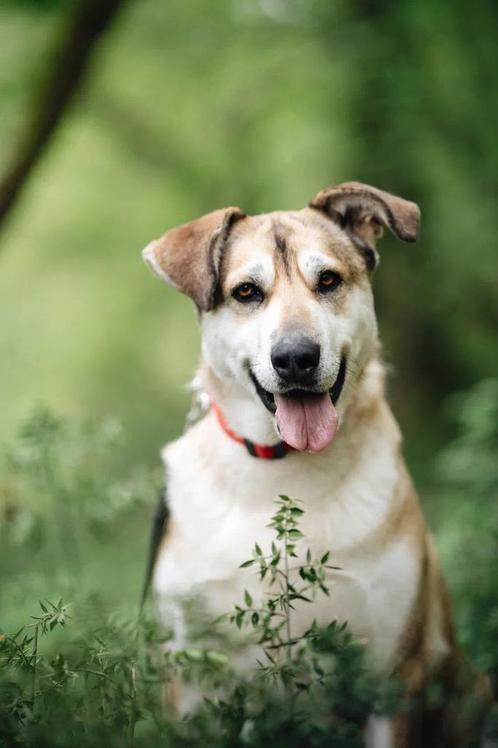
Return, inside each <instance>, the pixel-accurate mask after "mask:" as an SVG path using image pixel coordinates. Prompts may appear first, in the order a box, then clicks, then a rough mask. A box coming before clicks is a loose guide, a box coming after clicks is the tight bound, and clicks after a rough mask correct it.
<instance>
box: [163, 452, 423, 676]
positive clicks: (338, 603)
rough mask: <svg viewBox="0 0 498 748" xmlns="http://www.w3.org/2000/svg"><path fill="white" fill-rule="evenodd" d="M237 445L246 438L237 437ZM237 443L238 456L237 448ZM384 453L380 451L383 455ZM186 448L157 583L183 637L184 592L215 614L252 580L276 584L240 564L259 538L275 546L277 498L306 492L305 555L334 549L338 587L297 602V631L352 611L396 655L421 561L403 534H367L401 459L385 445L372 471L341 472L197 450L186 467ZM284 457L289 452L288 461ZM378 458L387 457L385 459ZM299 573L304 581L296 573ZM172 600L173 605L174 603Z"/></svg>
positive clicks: (256, 587)
mask: <svg viewBox="0 0 498 748" xmlns="http://www.w3.org/2000/svg"><path fill="white" fill-rule="evenodd" d="M234 446H235V447H237V445H234ZM237 454H238V453H237V451H236V450H235V452H234V455H235V460H236V458H237ZM379 457H380V455H379V454H377V455H374V458H379ZM184 459H185V454H183V451H182V450H178V449H177V448H176V445H175V448H174V449H173V450H171V451H170V453H169V455H168V494H169V501H170V505H171V512H172V519H171V527H170V530H169V536H168V537H167V538H166V541H165V543H164V549H163V551H162V553H161V554H160V556H159V559H158V563H157V567H156V572H155V579H154V587H155V591H156V595H157V596H158V598H159V603H160V608H162V609H163V611H164V616H165V617H170V616H171V611H172V610H173V608H174V610H175V612H174V616H175V620H176V623H177V626H176V629H177V631H176V633H177V636H178V638H179V639H180V640H182V641H181V642H179V643H181V644H183V643H185V642H188V641H189V638H190V634H189V630H188V626H186V624H185V621H184V620H183V619H182V615H181V607H182V603H183V602H184V601H188V600H195V601H196V610H197V611H198V613H200V611H202V615H203V617H204V619H205V621H206V622H209V621H212V620H214V619H216V618H217V617H219V616H220V615H222V614H225V613H230V612H231V611H232V610H233V608H234V606H235V605H236V604H239V605H243V599H244V590H245V589H247V590H248V591H249V592H250V594H251V596H252V597H253V599H254V600H255V601H256V603H257V602H258V601H260V600H261V599H263V597H264V596H265V595H266V594H267V593H268V592H269V591H270V590H269V589H268V588H267V586H266V580H265V582H264V583H261V581H260V580H259V577H258V575H257V573H256V572H255V571H254V570H253V569H252V568H240V565H241V564H242V563H243V562H244V561H246V560H247V559H249V558H251V555H252V551H253V548H254V544H255V543H258V545H259V546H260V547H261V548H262V550H263V552H265V553H267V552H269V550H270V547H271V542H272V540H274V539H275V533H274V531H273V530H272V529H271V528H269V527H268V523H269V522H270V519H271V516H272V514H273V513H274V512H275V506H274V504H273V502H274V500H275V499H276V498H277V496H278V495H279V494H280V493H286V494H288V495H290V496H292V497H293V498H295V499H301V500H302V501H303V504H302V507H303V509H304V512H305V513H304V514H303V515H302V517H301V519H300V529H301V531H302V532H303V534H304V538H303V539H302V540H300V541H299V543H298V545H297V548H296V549H297V551H298V554H299V559H298V560H297V561H296V560H294V561H293V564H295V565H299V563H302V562H303V561H304V558H305V555H306V551H307V549H308V548H310V550H311V553H312V555H313V556H314V557H320V556H321V555H323V554H324V553H325V552H327V551H329V552H330V563H331V564H333V565H334V566H339V567H341V568H340V570H336V571H334V570H330V571H329V572H328V578H327V585H328V587H329V591H330V594H329V596H326V595H324V594H323V593H319V594H317V596H316V597H315V599H314V600H313V602H312V603H304V602H303V603H297V604H296V609H295V611H294V612H293V614H292V615H293V628H294V634H295V635H299V634H300V633H303V632H304V631H305V630H306V628H308V627H309V625H310V624H311V623H312V621H313V620H317V621H318V622H319V623H321V624H327V623H329V622H330V621H332V620H334V619H337V620H339V621H348V622H349V625H350V627H351V629H352V630H353V632H354V633H355V634H357V635H358V636H361V637H363V638H365V639H366V640H367V641H368V643H369V645H370V648H371V650H372V652H373V653H374V655H375V656H376V659H377V660H378V662H379V664H380V665H381V666H383V665H387V664H388V663H389V660H390V658H391V656H392V652H393V649H394V647H395V645H396V642H397V640H398V638H399V635H400V632H401V630H402V627H403V625H404V621H405V619H406V616H407V614H408V611H409V609H410V607H411V605H412V603H413V599H414V594H415V589H416V576H417V572H416V564H415V561H414V558H413V554H412V553H411V551H410V548H409V547H408V546H407V545H406V543H405V542H403V541H394V540H393V541H391V542H389V543H388V544H387V546H386V545H384V544H380V545H379V544H375V543H373V544H372V543H370V542H368V538H369V537H370V536H371V533H372V531H373V530H375V528H376V527H378V526H379V525H381V524H382V522H383V521H384V520H385V515H386V513H387V512H388V511H389V502H388V501H386V494H388V493H389V492H390V493H392V492H393V491H394V486H395V471H394V465H393V464H392V462H391V461H390V460H389V459H388V458H387V454H386V455H384V458H383V460H381V461H380V462H379V461H378V460H377V464H376V466H375V469H372V467H373V463H372V465H371V466H370V468H369V466H368V465H365V466H364V471H365V473H366V474H365V475H360V474H358V473H356V474H349V473H348V474H344V475H342V476H340V478H341V480H339V475H338V474H337V475H336V476H335V477H336V479H337V480H336V481H335V482H334V481H332V480H331V478H332V477H333V476H331V474H330V471H329V470H328V469H326V467H325V465H321V464H320V463H319V462H317V463H316V464H315V466H314V470H313V473H312V474H308V473H307V471H306V469H303V466H302V464H299V462H298V461H294V462H291V461H290V460H289V461H288V462H287V463H286V464H285V465H284V464H282V465H279V466H276V465H272V464H269V465H268V464H266V465H265V464H261V463H260V462H259V461H249V460H247V459H246V460H240V461H239V462H238V463H237V462H235V463H233V462H232V461H231V460H230V459H226V455H225V460H226V462H225V464H221V465H218V466H217V467H218V468H219V470H218V469H216V468H215V466H214V465H213V464H211V465H210V464H209V461H207V462H206V463H204V462H203V460H202V458H201V459H199V456H197V458H196V460H195V465H196V468H197V470H196V471H192V469H190V470H188V469H186V468H187V466H186V465H185V464H184ZM283 462H284V461H282V463H283ZM379 465H382V466H383V467H382V468H380V467H379ZM295 581H298V580H297V578H296V580H295ZM172 606H173V607H172Z"/></svg>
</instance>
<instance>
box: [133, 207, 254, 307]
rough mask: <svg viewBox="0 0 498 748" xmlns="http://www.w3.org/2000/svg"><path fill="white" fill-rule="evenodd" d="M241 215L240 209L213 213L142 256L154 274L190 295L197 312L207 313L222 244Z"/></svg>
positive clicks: (173, 231) (169, 235) (177, 230)
mask: <svg viewBox="0 0 498 748" xmlns="http://www.w3.org/2000/svg"><path fill="white" fill-rule="evenodd" d="M244 216H245V213H243V212H242V211H241V210H240V208H223V209H221V210H214V211H213V212H212V213H207V215H205V216H202V218H198V219H197V220H196V221H191V222H190V223H184V224H183V225H182V226H178V227H177V228H174V229H171V230H170V231H168V232H166V234H164V235H163V236H162V237H161V238H160V239H157V240H156V241H152V242H150V244H148V245H147V246H146V247H145V249H144V250H143V251H142V257H143V258H144V260H145V262H146V263H147V265H148V266H149V267H150V268H151V270H153V271H154V273H156V275H158V276H159V277H160V278H162V279H163V280H165V281H166V282H167V283H169V284H170V285H172V286H173V287H174V288H177V289H178V290H179V291H181V292H182V293H184V294H187V296H190V298H191V299H193V300H194V301H195V303H196V305H197V307H198V308H199V310H200V311H209V310H210V309H212V308H213V306H214V302H215V293H216V287H217V284H218V272H219V267H220V261H221V256H222V252H223V247H224V244H225V242H226V240H227V238H228V235H229V233H230V229H231V228H232V226H233V224H234V223H235V221H238V220H239V219H240V218H244Z"/></svg>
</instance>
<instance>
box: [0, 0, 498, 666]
mask: <svg viewBox="0 0 498 748" xmlns="http://www.w3.org/2000/svg"><path fill="white" fill-rule="evenodd" d="M74 8H75V3H74V2H70V0H65V1H64V0H4V2H3V4H2V6H1V8H0V108H1V113H2V116H1V119H0V144H1V145H0V182H1V175H2V172H3V171H4V170H7V169H8V166H9V163H10V161H11V158H12V153H13V151H14V150H15V146H16V142H17V140H18V137H19V133H20V131H22V128H23V127H24V125H25V122H26V121H27V120H29V118H30V117H31V116H32V112H33V109H34V107H35V106H36V100H37V95H38V91H39V89H40V86H42V85H43V80H44V77H45V75H46V73H47V70H48V69H49V67H50V64H51V60H52V56H51V55H52V50H53V47H54V44H56V43H57V40H58V39H60V38H61V37H63V35H64V33H65V29H66V28H67V23H68V20H69V19H70V17H71V15H72V13H73V11H74ZM497 21H498V6H497V5H496V3H495V2H492V1H491V0H475V2H473V3H472V8H471V9H469V7H468V4H467V3H464V2H463V0H455V2H452V3H446V4H441V3H438V2H435V1H432V0H419V2H417V3H411V2H405V3H403V2H395V1H394V0H381V1H379V2H371V0H337V1H336V0H259V1H258V0H217V1H216V2H213V0H192V2H180V0H173V1H172V2H161V0H140V1H139V0H128V2H124V3H123V7H122V8H121V10H120V13H119V14H117V15H116V18H115V19H114V20H113V22H112V23H111V24H110V25H109V28H108V29H107V31H106V33H105V34H103V36H102V38H101V39H100V41H99V43H98V45H97V46H96V48H95V50H94V52H93V54H92V56H91V59H90V60H89V66H88V70H87V75H86V77H85V79H84V81H83V85H82V86H81V87H80V88H79V89H78V91H77V94H76V96H75V98H74V100H73V101H72V103H71V106H70V107H68V108H67V110H66V111H65V112H64V116H63V117H62V120H61V123H60V127H59V128H58V129H57V130H56V131H55V133H54V136H53V138H52V139H51V141H50V143H49V144H48V145H47V146H46V147H45V148H44V149H43V152H42V156H41V158H40V159H39V160H38V161H37V163H36V165H35V168H34V169H33V171H32V173H31V174H30V177H29V179H28V180H27V182H26V185H25V187H24V189H23V190H22V192H21V193H20V195H19V197H18V199H17V201H16V202H15V204H14V206H13V208H12V210H11V211H10V212H9V214H8V215H7V217H6V219H5V220H4V221H3V223H2V224H0V230H1V233H0V360H1V366H0V412H1V419H0V441H1V443H2V444H3V453H4V457H5V459H4V461H3V463H2V465H3V472H2V474H1V475H0V511H1V512H2V519H1V520H0V521H1V523H2V533H3V534H2V538H3V540H2V550H0V561H1V563H2V579H3V581H2V586H1V590H0V607H1V609H2V615H3V616H4V621H5V622H6V623H5V625H7V624H9V625H15V624H16V622H17V620H18V618H19V617H20V616H21V615H24V613H25V612H26V611H28V610H29V609H30V605H31V602H32V601H33V600H35V599H36V596H38V597H40V596H44V595H49V594H57V590H60V589H61V587H62V588H64V589H66V588H69V589H70V590H73V592H74V590H75V589H77V590H81V589H85V590H87V589H99V590H101V591H103V592H104V594H105V595H108V596H109V599H111V600H113V601H115V602H116V603H117V602H120V603H123V601H124V602H125V603H126V604H129V605H130V606H132V605H133V604H134V602H135V600H136V597H137V595H138V589H139V584H140V579H141V574H142V568H143V563H144V557H145V552H146V545H147V534H148V515H149V514H150V505H151V503H152V501H153V498H152V496H153V493H154V490H155V489H154V487H155V486H156V485H159V483H160V470H159V461H158V450H159V447H160V445H161V444H162V443H163V442H164V441H166V440H168V439H171V438H172V437H174V436H175V435H176V434H178V433H179V432H180V431H181V429H182V425H183V419H184V415H185V412H186V410H187V408H188V401H189V398H188V393H187V390H186V383H187V382H188V380H189V378H190V377H191V375H192V372H193V370H194V368H195V365H196V362H197V359H198V348H199V336H198V332H197V327H196V320H195V315H194V312H193V309H192V308H191V304H190V302H189V301H188V300H186V299H185V298H183V297H180V296H179V295H177V294H175V292H174V291H173V290H171V289H168V288H166V286H164V285H163V284H162V283H160V282H159V281H158V280H157V279H155V278H153V277H152V276H151V275H150V274H149V272H148V271H147V269H146V268H145V266H144V265H143V264H142V262H141V258H140V250H141V248H142V247H143V246H144V245H145V244H146V243H147V242H148V241H149V240H151V239H152V238H155V237H157V236H158V235H160V234H161V233H163V232H164V231H165V230H166V229H167V228H169V227H172V226H174V225H176V224H178V223H181V222H183V221H186V220H189V219H191V218H194V217H196V216H198V215H201V214H202V213H204V212H207V211H209V210H212V209H214V208H217V207H221V206H224V205H240V206H241V207H242V208H243V209H244V210H246V211H247V212H251V213H254V212H262V211H268V210H273V209H279V208H288V209H291V208H300V207H301V206H304V205H305V204H306V203H307V202H308V200H309V199H310V198H311V197H312V196H313V195H314V194H315V193H316V192H317V191H318V190H320V189H321V188H322V187H324V186H326V185H328V184H333V183H338V182H341V181H346V180H351V179H355V180H361V181H364V182H369V183H371V184H374V185H376V186H378V187H381V188H382V189H385V190H388V191H391V192H394V193H398V194H400V195H402V196H405V197H407V198H409V199H411V200H415V201H416V202H418V203H419V204H420V206H421V209H422V216H423V224H422V227H423V228H422V236H421V240H420V242H419V244H417V245H415V246H411V245H410V246H409V245H401V244H397V243H396V242H395V241H394V240H393V239H392V238H390V237H386V238H385V239H384V240H383V243H382V244H381V247H380V251H381V268H380V270H379V271H378V273H377V274H376V277H375V290H376V298H377V310H378V315H379V319H380V327H381V333H382V339H383V342H384V352H385V358H386V361H387V363H388V365H389V367H390V369H391V377H390V381H389V392H390V399H391V402H392V403H393V407H394V410H395V413H396V415H397V417H398V418H399V420H400V422H401V425H402V428H403V432H404V438H405V451H406V453H407V457H408V461H409V465H410V467H411V469H412V471H413V472H414V473H415V477H416V479H417V482H418V485H419V488H420V490H421V493H422V495H423V498H424V506H425V509H426V513H427V514H428V515H429V518H430V522H431V524H432V526H433V527H434V529H435V531H436V534H437V540H438V545H439V547H440V550H441V553H442V556H443V561H444V565H445V570H446V573H447V576H448V578H449V580H450V584H451V587H452V590H453V593H454V597H455V599H456V605H457V611H458V616H459V618H458V620H459V624H460V636H461V638H462V640H464V643H467V645H468V647H469V648H470V649H471V650H472V653H473V654H474V655H475V656H476V655H478V656H480V657H481V661H482V662H483V663H484V664H483V666H485V667H487V668H488V669H492V668H493V667H495V665H496V652H491V644H490V642H491V641H492V634H493V632H494V633H496V632H498V609H497V607H496V594H495V593H496V587H497V583H496V582H495V581H494V577H493V564H496V539H497V522H496V520H497V512H496V508H495V503H496V502H495V501H494V500H495V498H496V489H497V486H498V473H497V469H496V467H495V457H496V448H497V447H498V437H497V423H496V418H495V416H497V415H498V393H497V388H496V386H495V383H494V382H493V380H491V379H490V378H491V377H493V376H496V373H497V362H498V347H497V344H496V343H497V340H496V333H497V324H498V304H497V302H498V272H497V271H498V259H497V251H496V246H495V244H496V240H495V234H496V229H497V221H496V195H497V186H498V185H497V183H498V139H497V137H496V122H497V114H498V87H497V85H496V70H497V69H498V54H497V45H496V28H497ZM461 390H467V391H468V392H470V394H468V395H467V398H466V399H464V400H462V399H455V398H453V399H451V398H450V401H449V403H450V404H449V405H448V396H449V395H450V394H451V393H454V392H458V391H461ZM469 403H470V404H469ZM37 404H43V405H44V407H46V408H48V409H49V411H50V412H52V413H54V414H55V415H56V416H57V417H61V418H62V419H64V422H65V423H66V424H70V426H66V427H63V428H62V429H61V430H60V431H58V432H57V434H58V435H57V440H58V445H57V447H56V448H54V449H56V450H59V451H58V452H57V455H59V456H58V457H56V458H53V459H54V460H55V461H56V463H57V464H56V468H55V472H56V473H57V475H58V476H59V477H57V478H56V479H54V480H55V483H53V482H52V483H51V482H50V479H48V482H47V480H46V476H45V478H43V480H42V485H41V486H40V470H41V468H40V464H42V462H43V460H42V458H41V457H40V453H39V452H36V449H35V450H34V451H35V452H36V454H34V453H33V449H34V447H33V444H35V446H36V445H38V447H39V444H40V441H39V440H38V441H37V439H38V437H37V434H39V433H41V434H42V436H41V437H40V439H41V441H42V442H43V440H44V439H45V438H46V434H47V433H49V434H50V433H52V432H51V430H50V428H51V427H50V425H49V426H48V427H47V426H46V423H45V421H46V420H47V418H48V419H49V417H48V416H46V414H45V415H42V416H40V412H39V411H36V412H37V413H38V415H35V417H34V420H33V417H31V420H30V421H29V424H28V426H27V427H26V425H25V426H24V431H23V435H22V436H21V438H20V440H19V438H18V436H17V434H18V432H19V425H20V424H21V423H26V418H29V417H30V414H32V413H33V408H35V407H36V406H37ZM44 418H45V421H44ZM109 419H117V421H119V422H120V423H121V424H122V428H121V431H120V436H119V437H118V438H117V440H116V443H115V444H114V442H112V443H113V445H114V446H113V447H112V448H111V449H110V450H108V452H109V454H108V457H107V460H108V462H107V463H105V467H101V466H100V463H99V462H98V459H100V457H101V454H100V451H99V447H98V445H99V444H100V443H101V442H100V441H99V439H100V437H99V436H98V435H97V437H95V435H94V436H93V437H92V439H94V441H93V442H92V443H93V444H94V446H95V444H97V447H96V449H94V451H92V450H90V451H89V452H88V454H87V453H86V452H85V456H84V457H81V450H80V452H79V453H78V454H79V457H77V458H76V457H74V450H73V447H71V445H72V444H73V441H74V443H78V444H81V439H82V438H83V437H82V436H81V433H80V432H78V434H79V435H78V436H75V432H76V431H78V429H79V428H80V427H79V426H75V425H74V424H87V423H93V424H102V423H103V424H104V426H103V427H101V426H98V427H96V429H97V432H98V434H101V431H99V429H102V428H103V430H104V432H105V431H106V429H108V427H109V428H110V431H111V432H113V428H114V427H113V426H112V423H113V422H112V421H110V420H109ZM49 420H50V419H49ZM40 422H42V426H41V431H40V430H39V427H40ZM43 423H45V425H43ZM33 424H34V426H33ZM106 424H107V425H106ZM109 424H111V426H109ZM47 428H48V431H47ZM82 428H83V431H84V428H86V427H82ZM37 429H38V431H37ZM44 429H45V431H44ZM33 430H34V432H35V436H34V437H33ZM108 430H109V429H108ZM55 431H57V428H56V429H55ZM115 431H116V433H117V432H118V431H119V429H117V427H116V429H115ZM85 433H86V432H85ZM106 433H107V432H106ZM113 433H114V432H113ZM85 438H86V437H85ZM105 438H107V437H105ZM112 438H114V437H112ZM95 439H96V441H95ZM26 440H27V442H26ZM30 440H31V441H30ZM33 440H34V441H33ZM72 440H73V441H72ZM104 441H105V439H104ZM111 441H112V439H111ZM26 444H27V446H26ZM446 444H450V445H452V446H451V447H450V448H449V449H450V452H449V453H448V451H446V452H443V449H444V447H445V445H446ZM13 445H14V446H13ZM68 445H69V446H68ZM38 447H37V448H38ZM50 449H52V447H50ZM92 449H93V447H92ZM26 450H27V451H26ZM30 450H31V451H30ZM64 450H66V452H65V451H64ZM42 451H43V450H42ZM76 451H77V450H76ZM83 451H84V450H83ZM60 455H62V457H60ZM92 455H93V456H92ZM437 455H439V456H437ZM436 456H437V458H436ZM50 459H52V458H50ZM37 460H41V462H37ZM57 460H59V462H57ZM92 460H93V462H92ZM481 460H484V461H485V466H484V467H483V465H482V463H481ZM62 463H63V465H62ZM26 466H28V467H26ZM33 466H34V467H33ZM82 466H83V467H82ZM92 466H93V467H92ZM130 466H135V467H130ZM140 466H143V467H140ZM28 468H29V469H28ZM73 468H74V471H76V472H74V471H73V473H71V470H72V469H73ZM30 470H31V472H30ZM98 470H100V471H101V472H102V471H103V472H104V473H105V480H107V483H106V486H105V487H104V488H102V486H101V485H100V483H99V482H97V483H95V482H93V483H92V480H90V478H88V475H90V474H91V473H92V471H93V473H96V472H98ZM65 471H66V472H65ZM78 471H80V472H78ZM81 471H82V472H81ZM137 471H138V478H137ZM28 473H29V475H28V477H29V480H26V475H27V474H28ZM83 473H84V474H85V476H87V478H86V479H85V480H86V482H85V480H83V479H82V480H80V481H79V482H78V481H76V482H75V480H73V478H74V475H76V474H77V475H80V476H81V474H83ZM131 474H133V476H134V477H133V478H130V481H131V483H129V484H127V485H128V489H126V490H125V489H123V487H122V484H121V483H120V481H122V480H123V479H124V478H123V476H124V477H125V478H126V479H128V477H129V476H130V475H131ZM71 475H72V476H73V477H71ZM20 476H21V477H20ZM33 476H34V477H33ZM61 476H62V477H61ZM64 476H65V477H64ZM68 476H69V477H68ZM42 477H43V476H42ZM30 481H31V482H30ZM104 482H105V481H104ZM28 484H29V485H28ZM76 484H77V485H76ZM145 484H147V485H145ZM149 484H150V485H149ZM130 485H131V486H132V488H129V486H130ZM137 486H138V487H137ZM97 489H98V490H97ZM127 490H128V494H127V493H126V491H127ZM99 491H100V492H99ZM120 491H121V494H120V493H119V492H120ZM123 491H124V493H123ZM116 492H117V493H116ZM137 495H140V497H141V498H140V499H139V500H137V501H135V498H136V496H137ZM54 496H57V497H58V498H57V501H58V502H59V503H58V504H57V506H58V507H59V509H57V512H59V511H60V512H62V511H66V510H67V507H68V506H69V505H71V506H72V507H73V508H74V507H76V509H75V511H80V509H77V507H78V506H79V503H78V502H81V503H84V502H85V501H86V502H87V503H88V502H90V504H91V507H93V508H92V509H91V511H90V510H89V514H90V515H91V520H92V521H91V522H90V523H89V524H88V523H87V524H85V521H86V520H85V517H83V518H82V516H80V515H78V514H77V515H74V516H73V517H71V515H70V514H67V511H66V515H64V518H63V520H62V522H63V525H64V527H65V528H66V529H65V530H64V529H63V530H62V531H60V529H59V531H58V530H57V529H55V530H54V529H53V527H52V524H51V523H52V520H50V521H48V520H46V522H45V519H46V517H47V516H49V515H50V506H52V504H51V502H53V500H54ZM89 496H90V499H89V498H88V497H89ZM116 496H118V499H116ZM119 496H121V498H119ZM68 497H69V498H68ZM113 497H114V499H113ZM134 497H135V498H134ZM298 498H299V497H298ZM106 501H107V502H108V503H109V507H111V508H110V509H109V511H108V512H107V514H106V511H107V510H106V509H105V507H104V508H103V507H102V506H99V502H100V503H102V502H106ZM113 501H114V504H113V503H112V502H113ZM71 502H72V503H71ZM120 502H121V503H120ZM61 507H66V509H64V510H63V509H62V508H61ZM96 507H97V508H98V511H100V512H101V513H102V514H103V515H106V517H107V520H106V518H105V517H104V519H102V517H100V518H99V522H100V525H99V527H100V529H99V531H98V532H97V533H94V532H93V529H92V528H93V524H92V522H93V519H94V516H93V514H92V512H94V513H95V512H97V514H98V511H97V509H96ZM116 507H117V508H116ZM121 510H122V511H121ZM54 511H55V510H54ZM71 511H72V510H71ZM50 516H52V515H50ZM85 516H86V515H85ZM75 517H76V518H75ZM44 518H45V519H44ZM104 520H105V521H104ZM44 522H45V525H44V524H43V523H44ZM23 523H24V524H23ZM64 523H65V524H64ZM59 524H60V523H59ZM87 525H88V526H87ZM68 527H69V528H70V529H67V528H68ZM9 528H10V529H9ZM12 528H14V529H12ZM23 528H24V529H23ZM36 528H38V529H36ZM43 528H45V529H43ZM47 528H49V529H47ZM50 528H52V529H50ZM52 530H53V532H52ZM44 532H45V533H46V536H44V535H43V533H44ZM37 533H38V534H37ZM54 537H59V540H58V541H54V542H52V540H53V538H54ZM50 538H52V540H50ZM64 538H65V539H64ZM68 538H69V540H68ZM68 543H69V546H70V547H69V557H70V558H69V565H67V564H66V561H67V558H68V548H67V547H66V549H65V550H64V547H63V546H64V544H66V545H67V544H68ZM76 545H79V551H78V552H79V554H80V559H79V561H78V563H77V564H76V562H74V558H73V555H74V554H73V553H72V549H74V548H75V547H76ZM59 546H60V547H59ZM73 562H74V569H72V566H71V564H73ZM76 567H78V569H79V571H77V568H76ZM61 568H62V569H65V576H64V575H62V576H63V577H64V578H62V577H61ZM494 568H496V566H495V567H494ZM68 569H69V571H68ZM82 569H84V570H86V571H84V572H83V571H82ZM78 574H80V576H78ZM76 579H77V580H78V581H77V582H75V580H76ZM476 618H477V619H478V620H477V622H476ZM483 632H484V633H483ZM493 635H494V634H493ZM485 637H488V638H485ZM481 650H482V651H481ZM486 658H487V659H486Z"/></svg>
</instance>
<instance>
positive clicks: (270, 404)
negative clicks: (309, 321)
mask: <svg viewBox="0 0 498 748" xmlns="http://www.w3.org/2000/svg"><path fill="white" fill-rule="evenodd" d="M249 374H250V377H251V379H252V381H253V383H254V386H255V388H256V392H257V393H258V395H259V397H260V399H261V402H262V403H263V405H264V406H265V408H267V410H269V411H270V413H272V414H273V415H275V417H276V420H277V426H278V430H279V432H280V435H281V437H282V439H283V440H284V441H285V442H286V443H287V444H289V446H291V447H293V448H294V449H297V450H299V451H308V452H320V451H321V450H322V449H325V447H327V446H328V445H329V444H330V443H331V442H332V441H333V439H334V437H335V435H336V433H337V426H338V418H337V411H336V409H335V405H336V403H337V401H338V399H339V397H340V395H341V392H342V388H343V386H344V380H345V378H346V357H345V356H342V357H341V363H340V365H339V371H338V373H337V377H336V380H335V382H334V384H333V385H332V387H331V388H330V389H329V390H326V391H325V392H316V391H313V390H304V389H292V390H289V391H288V392H285V393H277V392H276V393H272V392H268V390H265V388H264V387H262V385H261V384H260V382H259V381H258V379H257V378H256V376H255V375H254V372H253V371H252V370H251V369H250V370H249Z"/></svg>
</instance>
